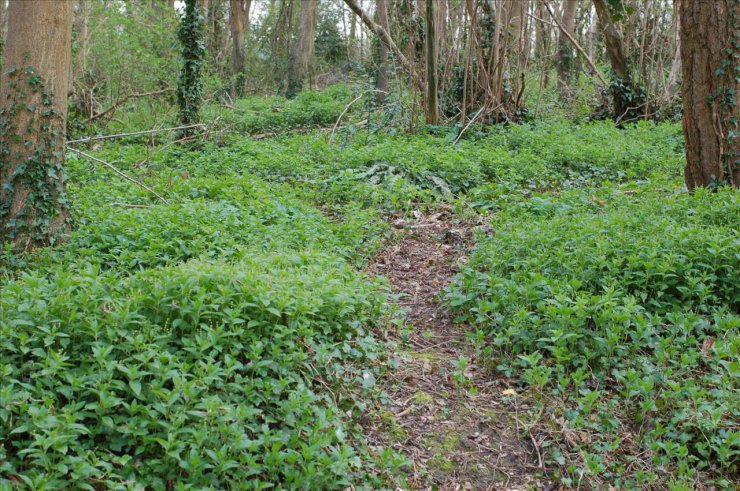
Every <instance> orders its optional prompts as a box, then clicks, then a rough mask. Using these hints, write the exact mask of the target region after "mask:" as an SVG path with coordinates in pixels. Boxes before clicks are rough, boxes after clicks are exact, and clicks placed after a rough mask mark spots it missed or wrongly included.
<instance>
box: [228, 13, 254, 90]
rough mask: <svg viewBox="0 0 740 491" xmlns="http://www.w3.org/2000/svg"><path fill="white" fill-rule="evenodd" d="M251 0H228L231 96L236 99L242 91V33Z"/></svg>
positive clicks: (243, 32) (245, 28) (244, 28)
mask: <svg viewBox="0 0 740 491" xmlns="http://www.w3.org/2000/svg"><path fill="white" fill-rule="evenodd" d="M251 3H252V0H230V20H231V43H232V52H231V79H232V86H231V97H232V98H234V99H236V98H237V97H241V96H242V95H243V93H244V34H245V32H246V30H247V24H248V22H249V9H250V7H251Z"/></svg>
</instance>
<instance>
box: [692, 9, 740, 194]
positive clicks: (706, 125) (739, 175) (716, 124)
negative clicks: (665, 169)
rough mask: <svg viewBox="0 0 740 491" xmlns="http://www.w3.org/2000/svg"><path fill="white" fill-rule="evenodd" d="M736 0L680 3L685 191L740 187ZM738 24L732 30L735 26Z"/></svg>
mask: <svg viewBox="0 0 740 491" xmlns="http://www.w3.org/2000/svg"><path fill="white" fill-rule="evenodd" d="M739 17H740V6H738V4H737V1H736V0H712V1H711V2H703V1H682V2H681V3H680V22H681V67H682V72H683V85H682V95H683V107H684V113H683V130H684V136H685V137H686V171H685V180H686V187H688V189H689V190H693V189H694V188H695V187H698V186H714V185H718V184H720V183H727V184H730V185H732V186H736V187H737V186H740V164H738V161H739V159H740V124H739V123H738V121H739V120H740V104H738V99H737V94H738V93H740V78H738V77H737V72H736V71H735V70H736V67H737V65H738V61H737V58H733V53H735V54H736V53H738V48H737V44H736V43H737V32H738V31H737V28H736V27H735V26H736V25H737V24H736V23H737V19H738V18H739ZM733 19H734V22H735V26H733V24H732V22H733Z"/></svg>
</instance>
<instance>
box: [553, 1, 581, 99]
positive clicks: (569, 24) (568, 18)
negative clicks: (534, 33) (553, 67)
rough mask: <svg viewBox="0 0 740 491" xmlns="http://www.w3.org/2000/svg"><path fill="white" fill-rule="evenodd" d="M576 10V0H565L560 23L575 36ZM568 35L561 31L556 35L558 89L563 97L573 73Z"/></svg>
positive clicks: (571, 50) (572, 59)
mask: <svg viewBox="0 0 740 491" xmlns="http://www.w3.org/2000/svg"><path fill="white" fill-rule="evenodd" d="M577 12H578V0H565V2H564V3H563V16H562V18H561V23H562V26H563V30H564V31H567V32H568V33H569V34H570V35H571V36H573V37H575V26H576V14H577ZM571 44H572V43H571V42H570V39H568V36H567V35H566V34H565V33H563V32H561V33H560V36H559V37H558V91H559V92H560V96H561V97H563V96H564V95H565V92H566V90H567V87H568V84H569V83H570V81H571V75H572V73H573V61H574V59H575V56H574V54H573V48H572V46H571Z"/></svg>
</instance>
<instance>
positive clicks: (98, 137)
mask: <svg viewBox="0 0 740 491" xmlns="http://www.w3.org/2000/svg"><path fill="white" fill-rule="evenodd" d="M197 127H201V128H207V127H208V126H206V125H205V124H202V123H200V124H188V125H185V126H175V127H174V128H161V129H157V130H144V131H135V132H133V133H117V134H115V135H102V136H90V137H88V138H81V139H79V140H68V141H67V144H70V143H87V142H91V141H96V140H112V139H114V138H123V137H126V136H140V135H149V134H151V133H162V132H164V131H176V130H184V129H187V128H197Z"/></svg>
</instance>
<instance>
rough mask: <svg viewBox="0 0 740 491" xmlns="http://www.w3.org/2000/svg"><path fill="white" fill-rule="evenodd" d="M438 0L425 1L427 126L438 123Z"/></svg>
mask: <svg viewBox="0 0 740 491" xmlns="http://www.w3.org/2000/svg"><path fill="white" fill-rule="evenodd" d="M437 1H438V0H426V58H427V104H426V109H427V115H426V116H427V124H437V123H439V101H438V100H437V33H436V32H435V28H436V25H435V24H436V23H437V22H436V20H437V19H436V17H437V14H436V10H437V5H436V4H437Z"/></svg>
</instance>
